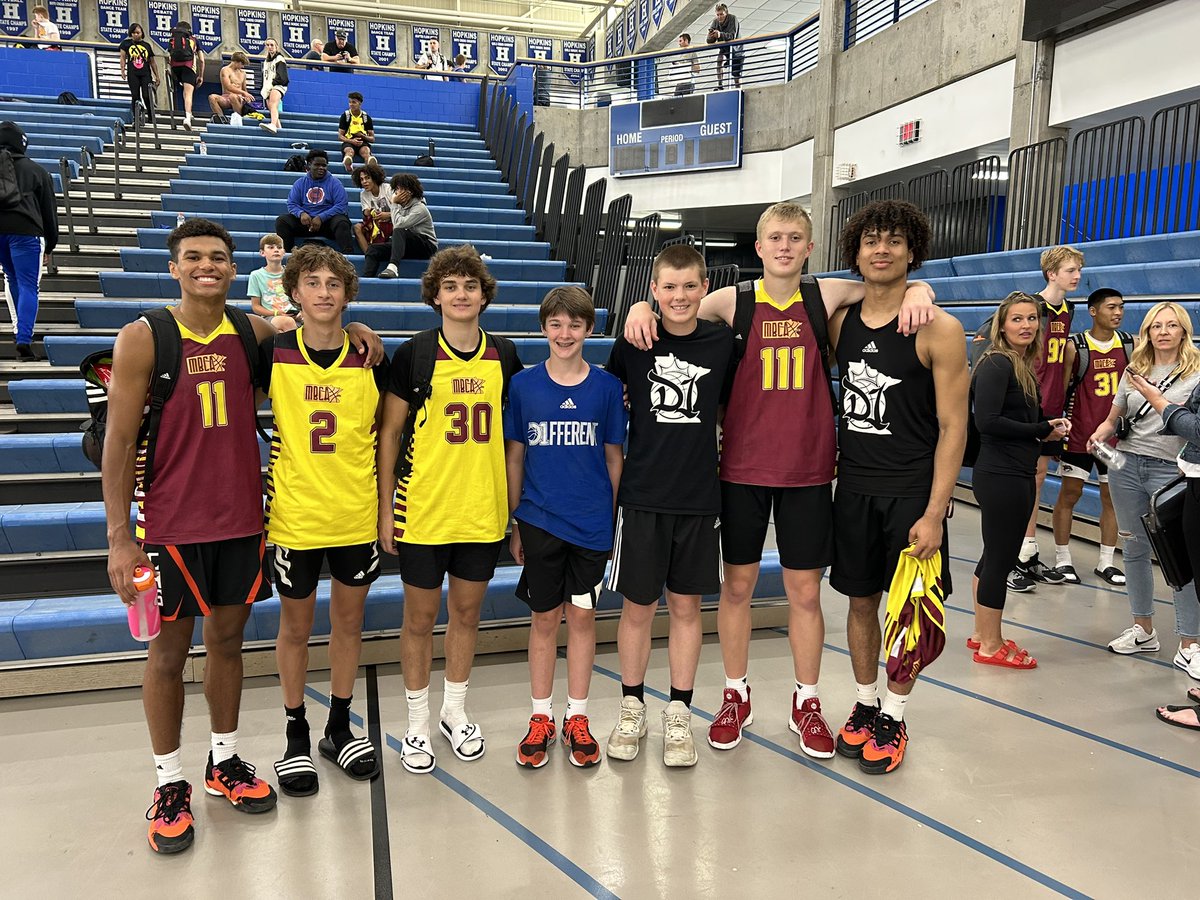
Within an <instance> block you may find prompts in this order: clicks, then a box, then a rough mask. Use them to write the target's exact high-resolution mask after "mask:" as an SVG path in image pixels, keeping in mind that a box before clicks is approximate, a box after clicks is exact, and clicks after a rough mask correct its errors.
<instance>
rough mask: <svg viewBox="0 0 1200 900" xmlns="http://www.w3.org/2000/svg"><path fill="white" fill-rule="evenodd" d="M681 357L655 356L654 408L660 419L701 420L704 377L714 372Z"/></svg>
mask: <svg viewBox="0 0 1200 900" xmlns="http://www.w3.org/2000/svg"><path fill="white" fill-rule="evenodd" d="M711 371H712V369H705V368H703V367H702V366H694V365H692V364H691V363H689V362H686V361H685V360H682V359H679V358H677V357H676V356H675V354H674V353H668V354H667V355H666V356H656V357H655V358H654V371H653V372H648V373H647V374H646V378H647V379H648V380H649V381H650V409H651V410H652V411H653V412H654V415H655V418H656V419H657V420H658V421H659V422H673V423H681V422H699V421H700V403H699V401H700V379H701V378H703V377H704V376H705V375H707V374H708V373H709V372H711Z"/></svg>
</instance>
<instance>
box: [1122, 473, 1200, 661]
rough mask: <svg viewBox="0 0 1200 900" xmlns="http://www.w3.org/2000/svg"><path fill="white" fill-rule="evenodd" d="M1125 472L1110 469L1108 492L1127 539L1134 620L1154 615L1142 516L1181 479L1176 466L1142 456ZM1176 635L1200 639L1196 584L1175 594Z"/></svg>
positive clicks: (1127, 574)
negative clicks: (1162, 490) (1156, 496)
mask: <svg viewBox="0 0 1200 900" xmlns="http://www.w3.org/2000/svg"><path fill="white" fill-rule="evenodd" d="M1125 456H1126V459H1127V462H1126V463H1125V468H1123V469H1109V472H1108V489H1109V492H1110V493H1111V494H1112V502H1113V509H1114V510H1115V511H1116V513H1117V527H1118V528H1119V529H1120V533H1121V536H1122V537H1123V538H1125V549H1124V551H1123V558H1124V560H1125V590H1126V591H1127V592H1128V594H1129V609H1130V611H1131V612H1132V613H1133V615H1134V616H1136V617H1139V618H1142V617H1145V618H1149V617H1150V616H1153V615H1154V566H1153V564H1152V555H1151V551H1150V541H1149V539H1148V538H1147V537H1146V528H1145V526H1144V525H1143V524H1142V515H1143V514H1144V513H1146V512H1147V511H1148V510H1149V509H1150V497H1151V495H1152V494H1153V493H1154V492H1155V491H1157V490H1158V489H1159V488H1161V487H1162V486H1163V485H1165V484H1166V483H1167V482H1169V481H1172V480H1173V479H1175V478H1176V477H1178V475H1179V467H1178V466H1176V465H1175V463H1174V462H1169V461H1167V460H1165V459H1159V458H1158V457H1154V456H1142V455H1140V454H1138V453H1128V452H1127V453H1126V454H1125ZM1175 631H1176V633H1177V634H1179V635H1180V636H1181V637H1188V638H1195V637H1200V602H1198V601H1197V599H1196V585H1195V582H1193V583H1192V584H1189V585H1187V586H1186V587H1185V588H1184V589H1183V590H1181V591H1175Z"/></svg>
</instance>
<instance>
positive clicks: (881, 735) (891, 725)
mask: <svg viewBox="0 0 1200 900" xmlns="http://www.w3.org/2000/svg"><path fill="white" fill-rule="evenodd" d="M902 727H903V723H901V722H897V721H896V720H895V719H893V718H892V717H891V716H889V715H885V714H884V713H880V714H879V715H878V716H876V717H875V745H876V746H878V747H887V746H892V747H899V746H900V729H901V728H902Z"/></svg>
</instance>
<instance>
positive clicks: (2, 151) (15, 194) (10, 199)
mask: <svg viewBox="0 0 1200 900" xmlns="http://www.w3.org/2000/svg"><path fill="white" fill-rule="evenodd" d="M20 205H21V186H20V185H19V184H17V164H16V163H15V162H14V161H13V155H12V154H11V153H10V152H9V151H8V148H7V147H0V209H4V210H8V209H16V208H17V207H19V206H20Z"/></svg>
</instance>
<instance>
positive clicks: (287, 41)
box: [279, 12, 312, 59]
mask: <svg viewBox="0 0 1200 900" xmlns="http://www.w3.org/2000/svg"><path fill="white" fill-rule="evenodd" d="M279 30H280V32H281V34H280V41H279V43H280V44H282V45H283V50H284V52H285V53H287V54H288V56H290V57H292V58H293V59H303V58H304V54H306V53H307V52H308V51H309V50H311V49H312V47H311V45H310V44H311V41H312V16H310V15H309V14H308V13H293V12H284V13H280V14H279Z"/></svg>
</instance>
